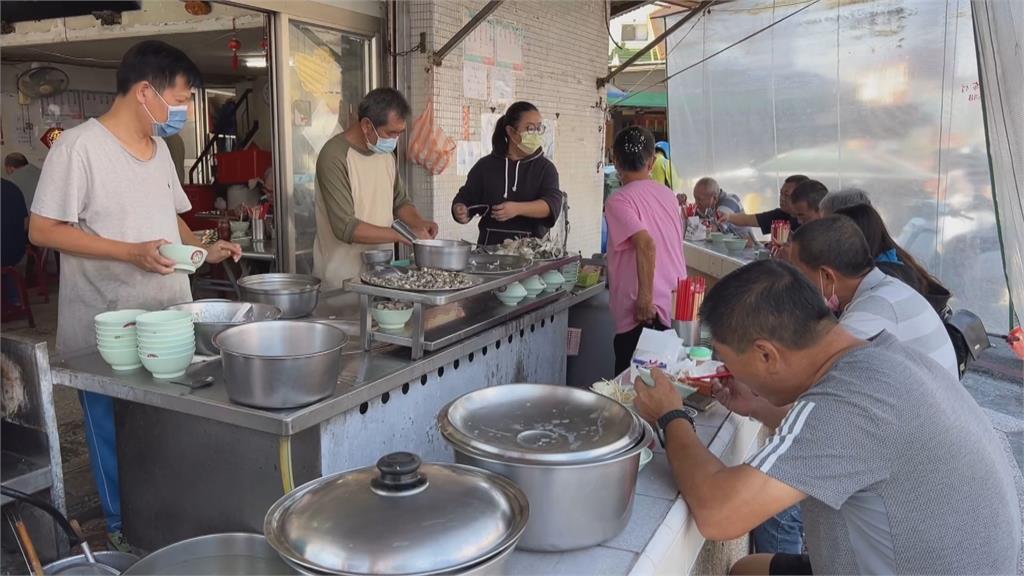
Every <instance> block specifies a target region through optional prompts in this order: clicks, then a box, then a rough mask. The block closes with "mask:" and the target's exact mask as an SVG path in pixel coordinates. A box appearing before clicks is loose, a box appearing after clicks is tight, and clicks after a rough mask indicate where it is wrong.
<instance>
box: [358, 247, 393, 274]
mask: <svg viewBox="0 0 1024 576" xmlns="http://www.w3.org/2000/svg"><path fill="white" fill-rule="evenodd" d="M394 256H395V251H394V250H388V249H385V248H381V249H377V250H364V251H363V254H362V257H363V264H365V265H366V266H365V268H368V269H371V270H372V269H374V268H378V267H380V266H387V265H388V264H390V263H391V259H392V258H394Z"/></svg>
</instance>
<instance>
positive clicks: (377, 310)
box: [370, 301, 412, 330]
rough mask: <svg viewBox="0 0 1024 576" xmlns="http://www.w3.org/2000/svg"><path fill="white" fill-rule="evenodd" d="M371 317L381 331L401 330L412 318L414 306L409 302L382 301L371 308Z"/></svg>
mask: <svg viewBox="0 0 1024 576" xmlns="http://www.w3.org/2000/svg"><path fill="white" fill-rule="evenodd" d="M370 315H371V316H373V319H374V320H376V321H377V325H378V326H380V328H381V330H401V329H402V328H404V327H405V324H406V322H408V321H409V318H412V304H411V303H409V302H394V301H380V302H374V303H373V305H372V306H371V307H370Z"/></svg>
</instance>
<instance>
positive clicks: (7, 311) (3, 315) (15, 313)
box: [0, 266, 36, 328]
mask: <svg viewBox="0 0 1024 576" xmlns="http://www.w3.org/2000/svg"><path fill="white" fill-rule="evenodd" d="M7 276H12V277H13V278H14V283H15V286H16V287H17V288H18V297H19V298H21V304H18V305H14V304H8V303H7V302H6V301H4V303H3V309H2V310H0V322H5V323H6V322H13V321H14V320H21V319H22V318H28V325H29V326H30V327H32V328H35V327H36V319H35V318H34V317H33V316H32V308H31V307H29V305H28V288H26V287H25V278H24V277H23V276H22V275H21V272H18V269H17V268H15V267H14V266H4V267H3V268H0V278H5V277H7ZM0 286H2V283H0ZM0 290H2V288H0ZM3 297H4V298H5V299H6V297H7V294H3Z"/></svg>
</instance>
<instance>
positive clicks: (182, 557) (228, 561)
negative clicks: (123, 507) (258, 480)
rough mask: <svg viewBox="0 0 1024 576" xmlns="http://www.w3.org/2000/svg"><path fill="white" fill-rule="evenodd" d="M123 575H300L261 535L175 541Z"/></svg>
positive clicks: (235, 534) (214, 535)
mask: <svg viewBox="0 0 1024 576" xmlns="http://www.w3.org/2000/svg"><path fill="white" fill-rule="evenodd" d="M123 574H223V575H225V576H235V575H237V576H248V575H249V574H297V572H296V571H295V570H294V569H293V568H292V567H291V566H289V565H288V564H286V563H285V562H284V561H282V560H281V557H280V556H279V555H278V554H277V552H275V551H274V549H273V548H271V547H270V545H269V544H267V539H266V537H264V536H263V535H262V534H245V533H228V534H207V535H206V536H199V537H197V538H190V539H188V540H182V541H181V542H175V543H174V544H171V545H170V546H166V547H164V548H161V549H159V550H157V551H156V552H153V553H152V554H150V555H149V556H146V557H145V558H143V559H142V560H139V561H138V562H137V563H136V564H134V565H133V566H132V567H131V568H129V569H127V570H125V571H124V572H123Z"/></svg>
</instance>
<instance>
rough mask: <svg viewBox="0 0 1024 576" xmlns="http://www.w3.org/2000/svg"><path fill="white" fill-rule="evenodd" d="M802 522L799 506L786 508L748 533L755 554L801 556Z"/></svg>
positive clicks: (802, 540) (802, 542)
mask: <svg viewBox="0 0 1024 576" xmlns="http://www.w3.org/2000/svg"><path fill="white" fill-rule="evenodd" d="M803 532H804V521H803V517H802V516H801V515H800V505H799V504H797V505H796V506H793V507H791V508H786V509H785V510H783V511H782V512H779V513H778V514H776V515H775V516H773V517H771V518H769V519H768V520H765V522H764V524H761V525H760V526H758V527H757V528H754V529H753V530H751V531H750V540H751V542H752V543H753V545H754V552H755V553H757V554H780V553H782V554H803V552H804V536H803Z"/></svg>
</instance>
